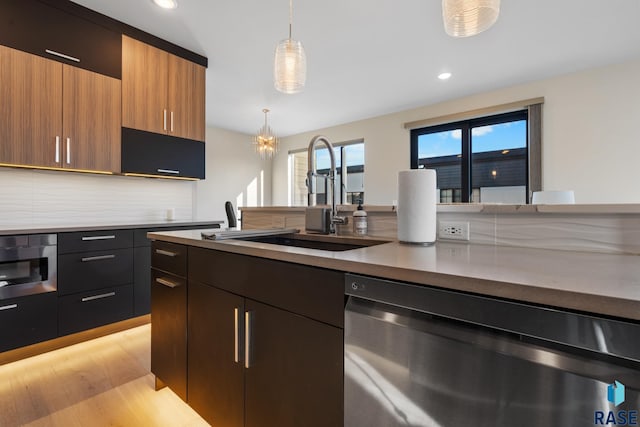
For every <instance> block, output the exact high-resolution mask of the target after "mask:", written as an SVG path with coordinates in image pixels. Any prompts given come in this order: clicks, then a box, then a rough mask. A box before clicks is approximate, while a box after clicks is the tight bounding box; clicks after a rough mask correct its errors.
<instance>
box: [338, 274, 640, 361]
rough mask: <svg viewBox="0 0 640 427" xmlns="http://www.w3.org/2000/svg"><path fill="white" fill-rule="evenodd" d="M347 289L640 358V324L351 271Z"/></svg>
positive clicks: (355, 294) (413, 307)
mask: <svg viewBox="0 0 640 427" xmlns="http://www.w3.org/2000/svg"><path fill="white" fill-rule="evenodd" d="M344 289H345V294H347V295H350V296H352V297H357V298H362V299H366V300H370V301H374V302H378V303H384V304H389V305H393V306H397V307H402V308H406V309H410V310H415V311H419V312H423V313H427V314H431V315H435V316H441V317H445V318H448V319H454V320H458V321H463V322H467V323H472V324H475V325H480V326H485V327H489V328H493V329H497V330H501V331H506V332H511V333H516V334H519V335H524V336H528V337H533V338H537V339H542V340H546V341H551V342H554V343H559V344H564V345H569V346H572V347H576V348H581V349H584V350H590V351H595V352H598V353H602V354H607V355H612V356H617V357H622V358H625V359H629V360H634V361H637V362H640V341H638V340H637V338H633V337H638V336H640V324H639V323H633V322H631V321H628V322H627V321H621V320H615V319H609V318H604V317H598V316H596V315H593V316H591V315H586V314H580V313H574V312H569V311H564V310H561V309H559V308H552V307H543V306H537V305H531V304H527V303H522V302H516V301H510V300H504V299H499V298H496V297H487V296H481V295H475V294H468V293H464V292H460V291H451V290H447V289H442V288H436V287H432V286H426V285H416V284H407V283H402V282H395V281H391V280H385V279H378V278H372V277H367V276H360V275H357V274H345V288H344Z"/></svg>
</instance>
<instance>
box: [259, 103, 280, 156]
mask: <svg viewBox="0 0 640 427" xmlns="http://www.w3.org/2000/svg"><path fill="white" fill-rule="evenodd" d="M262 112H263V113H264V125H263V126H262V127H261V128H260V130H259V131H258V134H257V135H256V136H255V137H254V138H253V145H254V146H255V149H256V153H258V154H260V157H262V159H263V160H264V159H265V158H269V159H270V158H272V157H273V155H274V154H276V153H277V152H278V137H277V136H276V134H275V133H274V132H273V129H271V126H269V125H268V124H267V113H269V110H268V109H266V108H265V109H264V110H262Z"/></svg>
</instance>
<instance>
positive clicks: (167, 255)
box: [151, 241, 187, 277]
mask: <svg viewBox="0 0 640 427" xmlns="http://www.w3.org/2000/svg"><path fill="white" fill-rule="evenodd" d="M151 266H152V267H153V268H156V269H158V270H162V271H167V272H169V273H173V274H175V275H177V276H181V277H186V276H187V247H186V246H184V245H178V244H175V243H168V242H160V241H156V242H153V243H152V244H151Z"/></svg>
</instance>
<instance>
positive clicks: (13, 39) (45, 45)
mask: <svg viewBox="0 0 640 427" xmlns="http://www.w3.org/2000/svg"><path fill="white" fill-rule="evenodd" d="M0 44H2V45H4V46H9V47H12V48H15V49H18V50H22V51H25V52H30V53H33V54H35V55H38V56H41V57H44V58H48V59H53V60H56V61H59V62H62V63H65V64H69V65H73V66H75V67H79V68H83V69H86V70H90V71H94V72H96V73H100V74H104V75H107V76H110V77H114V78H116V79H119V78H120V76H121V73H122V64H121V60H122V59H121V58H122V55H121V50H122V45H121V36H120V33H119V32H115V31H111V30H109V29H107V28H106V27H104V26H102V25H98V24H96V23H94V22H91V21H88V20H86V19H84V18H81V17H79V16H76V15H73V14H70V13H67V12H66V11H63V10H61V9H60V8H57V7H54V6H52V5H48V4H44V3H42V2H39V1H37V0H2V1H1V2H0Z"/></svg>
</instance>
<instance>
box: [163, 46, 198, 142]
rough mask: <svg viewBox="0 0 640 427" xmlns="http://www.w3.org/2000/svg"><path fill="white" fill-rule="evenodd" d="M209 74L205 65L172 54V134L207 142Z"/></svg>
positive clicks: (170, 119)
mask: <svg viewBox="0 0 640 427" xmlns="http://www.w3.org/2000/svg"><path fill="white" fill-rule="evenodd" d="M205 71H206V69H205V68H204V67H203V66H201V65H198V64H195V63H193V62H191V61H187V60H186V59H182V58H180V57H178V56H175V55H169V97H168V105H169V135H174V136H179V137H182V138H187V139H195V140H197V141H204V133H205Z"/></svg>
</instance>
